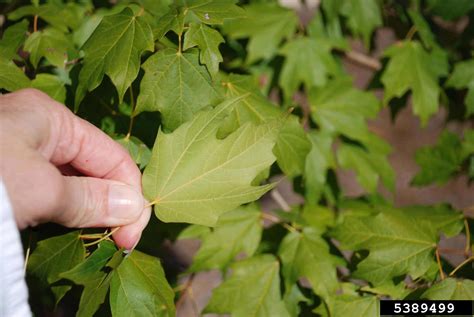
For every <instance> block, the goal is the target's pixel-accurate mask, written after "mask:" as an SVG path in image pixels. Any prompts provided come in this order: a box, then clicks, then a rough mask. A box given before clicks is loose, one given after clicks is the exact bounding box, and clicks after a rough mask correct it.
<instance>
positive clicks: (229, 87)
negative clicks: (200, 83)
mask: <svg viewBox="0 0 474 317" xmlns="http://www.w3.org/2000/svg"><path fill="white" fill-rule="evenodd" d="M222 86H223V87H224V94H225V96H226V97H227V98H232V97H241V98H240V99H239V101H238V102H237V103H236V104H235V106H234V109H233V111H232V112H231V114H230V115H229V116H228V117H227V118H226V119H224V123H223V125H222V126H221V128H220V130H219V135H226V134H228V133H230V132H232V131H234V130H235V129H237V128H238V127H240V126H241V125H242V124H244V123H247V122H252V123H255V124H261V123H264V122H268V121H269V120H273V119H275V118H280V117H281V116H282V111H281V110H280V109H279V108H278V107H277V106H276V105H274V104H272V103H271V102H270V101H269V100H268V99H267V98H266V97H265V96H264V95H263V94H262V93H261V92H260V90H259V88H258V86H257V83H256V80H255V78H254V77H253V76H249V75H238V74H229V75H228V76H223V78H222Z"/></svg>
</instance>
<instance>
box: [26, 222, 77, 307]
mask: <svg viewBox="0 0 474 317" xmlns="http://www.w3.org/2000/svg"><path fill="white" fill-rule="evenodd" d="M79 234H80V231H73V232H70V233H68V234H65V235H61V236H57V237H53V238H49V239H46V240H42V241H40V242H39V243H38V246H37V247H36V249H35V250H34V251H33V253H32V254H31V256H30V258H29V259H28V273H29V274H31V275H33V276H35V277H37V278H38V279H39V280H40V281H41V282H42V283H45V284H52V283H54V282H56V281H58V280H59V279H60V274H61V273H63V272H66V271H68V270H70V269H71V268H73V267H75V266H76V265H78V264H79V263H81V262H82V261H83V260H84V257H85V249H84V245H83V243H82V240H81V239H80V238H79ZM69 289H71V286H69V285H52V286H51V290H52V291H53V293H54V294H55V296H56V302H59V301H60V300H61V298H62V297H63V296H64V294H66V292H67V291H68V290H69Z"/></svg>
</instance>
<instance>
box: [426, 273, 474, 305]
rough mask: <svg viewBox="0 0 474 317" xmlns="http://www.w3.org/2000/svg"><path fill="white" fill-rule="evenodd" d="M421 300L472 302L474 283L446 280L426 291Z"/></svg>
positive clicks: (470, 281) (453, 279)
mask: <svg viewBox="0 0 474 317" xmlns="http://www.w3.org/2000/svg"><path fill="white" fill-rule="evenodd" d="M421 298H426V299H430V300H474V281H472V280H457V279H455V278H447V279H445V280H444V281H441V282H438V283H436V284H435V285H433V286H431V287H430V288H429V289H428V290H426V291H425V292H424V293H423V294H422V295H421Z"/></svg>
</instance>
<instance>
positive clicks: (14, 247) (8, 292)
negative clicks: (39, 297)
mask: <svg viewBox="0 0 474 317" xmlns="http://www.w3.org/2000/svg"><path fill="white" fill-rule="evenodd" d="M23 267H24V259H23V248H22V246H21V241H20V234H19V232H18V228H17V226H16V223H15V219H14V217H13V211H12V208H11V205H10V201H9V199H8V195H7V192H6V189H5V186H4V185H3V182H2V180H1V179H0V317H29V316H31V311H30V306H29V305H28V289H27V287H26V283H25V273H24V268H23Z"/></svg>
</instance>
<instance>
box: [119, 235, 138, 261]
mask: <svg viewBox="0 0 474 317" xmlns="http://www.w3.org/2000/svg"><path fill="white" fill-rule="evenodd" d="M140 238H141V236H140ZM140 238H138V239H137V242H135V244H134V245H133V247H132V248H131V249H127V250H123V253H124V254H125V257H128V256H129V255H130V253H132V251H133V250H135V248H136V247H137V244H138V242H140Z"/></svg>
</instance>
